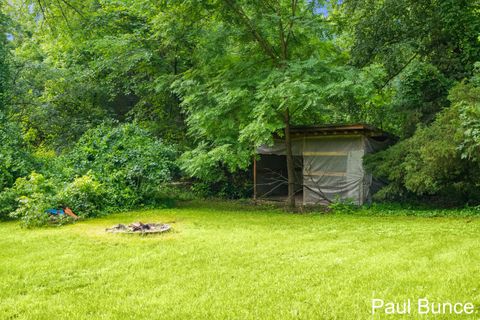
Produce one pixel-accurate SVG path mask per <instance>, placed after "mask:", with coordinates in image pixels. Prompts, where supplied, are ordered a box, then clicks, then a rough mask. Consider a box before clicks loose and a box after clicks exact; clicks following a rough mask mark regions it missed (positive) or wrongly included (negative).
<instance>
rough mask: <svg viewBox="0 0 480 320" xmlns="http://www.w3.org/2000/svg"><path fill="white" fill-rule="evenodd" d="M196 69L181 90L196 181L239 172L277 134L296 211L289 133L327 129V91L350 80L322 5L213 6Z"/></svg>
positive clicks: (235, 3)
mask: <svg viewBox="0 0 480 320" xmlns="http://www.w3.org/2000/svg"><path fill="white" fill-rule="evenodd" d="M213 4H214V5H215V6H214V7H212V10H211V11H210V14H211V15H213V17H212V18H211V19H210V20H209V23H208V24H205V25H204V27H203V28H204V31H203V34H206V36H203V37H202V32H200V38H199V40H197V41H198V43H199V44H200V45H199V46H198V47H197V51H196V53H195V65H194V68H192V69H190V70H189V71H187V72H185V73H184V74H183V77H182V80H181V81H179V82H177V83H176V88H177V91H178V92H179V93H180V94H181V95H182V97H183V99H184V101H183V104H182V105H183V106H184V108H185V111H186V114H187V119H186V121H187V124H188V125H189V129H190V133H191V135H193V136H195V137H196V138H197V139H198V141H199V144H198V146H197V148H196V149H195V150H193V151H192V152H189V153H187V154H186V155H185V156H184V160H185V163H186V165H185V166H184V167H185V168H186V170H187V172H189V173H190V174H192V175H200V174H202V173H201V171H202V169H201V167H202V166H203V167H205V166H206V167H207V168H208V167H210V168H213V167H215V166H216V165H218V161H223V162H224V163H226V164H227V166H229V167H230V169H231V170H234V169H235V168H238V167H243V168H245V167H246V166H247V165H248V161H249V159H251V154H252V152H253V151H254V150H255V148H256V147H257V146H258V145H259V144H262V143H265V142H269V141H271V139H272V134H273V133H278V134H280V135H282V136H283V137H284V140H285V145H286V150H287V169H288V170H287V171H288V200H287V201H288V205H289V207H293V206H294V205H295V197H294V189H295V188H294V187H295V181H294V163H293V155H292V147H291V134H290V128H291V126H292V124H295V123H319V122H320V123H321V122H324V121H325V119H326V118H327V114H328V110H327V109H328V106H327V103H326V97H327V95H328V93H327V90H326V89H327V86H328V85H329V84H330V83H331V82H332V81H335V79H340V78H341V76H342V75H343V73H344V71H345V70H344V69H342V65H343V63H344V62H345V60H346V59H345V58H346V57H345V56H344V55H342V53H341V52H340V50H339V49H338V48H337V47H336V46H335V44H334V42H333V40H332V36H331V32H330V31H331V30H330V27H329V23H328V21H327V19H326V18H325V17H324V16H323V15H320V14H318V13H317V12H318V7H319V3H318V2H316V1H312V2H307V1H297V0H292V1H230V0H224V1H223V0H222V1H216V2H213Z"/></svg>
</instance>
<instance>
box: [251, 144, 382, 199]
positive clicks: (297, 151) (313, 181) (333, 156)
mask: <svg viewBox="0 0 480 320" xmlns="http://www.w3.org/2000/svg"><path fill="white" fill-rule="evenodd" d="M386 144H387V142H386V141H385V142H380V141H376V140H374V139H371V138H368V137H366V136H363V135H354V136H342V135H338V136H333V135H332V136H306V137H301V138H296V139H293V140H292V152H293V155H295V156H301V157H303V169H302V172H303V203H304V204H316V203H322V201H324V199H325V198H326V199H329V200H335V199H336V198H339V199H342V200H347V199H348V200H351V201H353V202H355V203H357V204H362V203H364V202H365V201H366V200H367V199H368V197H369V196H370V187H371V184H372V178H371V176H370V175H369V174H367V173H365V170H364V168H363V156H364V154H365V153H368V152H372V151H374V150H378V149H382V148H384V146H385V145H386ZM285 150H286V148H285V143H284V142H283V141H281V140H276V141H275V143H274V145H273V146H270V147H269V146H262V147H260V148H259V149H258V153H259V154H267V155H285V154H286V152H285Z"/></svg>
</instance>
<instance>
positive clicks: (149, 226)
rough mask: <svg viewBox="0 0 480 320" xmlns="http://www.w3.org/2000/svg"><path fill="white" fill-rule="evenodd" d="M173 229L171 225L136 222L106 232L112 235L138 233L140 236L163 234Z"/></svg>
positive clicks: (116, 226) (118, 225) (120, 225)
mask: <svg viewBox="0 0 480 320" xmlns="http://www.w3.org/2000/svg"><path fill="white" fill-rule="evenodd" d="M170 229H171V227H170V225H168V224H162V223H142V222H134V223H131V224H129V225H128V226H126V225H124V224H121V223H120V224H117V225H114V226H113V227H111V228H107V229H105V231H106V232H111V233H138V234H147V233H163V232H167V231H169V230H170Z"/></svg>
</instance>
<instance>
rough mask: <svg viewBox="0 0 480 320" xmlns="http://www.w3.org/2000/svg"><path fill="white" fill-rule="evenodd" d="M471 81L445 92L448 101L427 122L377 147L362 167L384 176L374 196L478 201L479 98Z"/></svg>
mask: <svg viewBox="0 0 480 320" xmlns="http://www.w3.org/2000/svg"><path fill="white" fill-rule="evenodd" d="M479 89H480V88H479V87H478V85H477V84H476V83H475V82H472V83H461V84H459V85H457V86H456V87H454V88H453V89H452V91H451V94H450V100H451V101H452V106H451V107H449V108H446V109H444V110H443V111H442V112H440V113H439V114H438V115H437V117H436V119H435V121H434V122H433V123H432V124H431V125H430V126H428V127H422V128H418V129H417V131H416V132H415V134H414V135H413V136H412V137H411V138H409V139H406V140H404V141H401V142H400V143H398V144H396V145H394V146H392V147H391V148H389V149H387V150H385V151H382V152H380V153H377V154H374V155H371V156H367V157H366V167H367V169H369V170H371V171H372V172H373V173H374V175H375V176H377V177H379V178H383V179H385V180H387V181H388V185H387V186H386V187H384V188H383V189H382V190H380V192H378V193H377V194H376V198H377V199H383V200H385V199H388V200H396V199H400V198H408V197H410V198H411V197H416V198H419V197H423V198H429V199H434V200H435V201H442V202H447V203H450V204H454V203H457V204H465V203H470V204H476V203H480V183H479V181H480V158H479V157H478V156H477V155H478V154H480V138H479V137H480V134H479V132H480V131H479V130H480V129H479V128H480V99H479V97H480V96H479V93H480V91H479Z"/></svg>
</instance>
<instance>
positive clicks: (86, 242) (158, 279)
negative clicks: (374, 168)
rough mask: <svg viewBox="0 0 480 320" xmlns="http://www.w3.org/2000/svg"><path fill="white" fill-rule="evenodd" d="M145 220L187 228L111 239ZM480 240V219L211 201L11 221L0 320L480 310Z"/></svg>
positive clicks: (0, 263) (5, 235)
mask: <svg viewBox="0 0 480 320" xmlns="http://www.w3.org/2000/svg"><path fill="white" fill-rule="evenodd" d="M138 220H140V221H143V222H168V223H171V224H172V226H173V228H174V229H173V232H170V233H168V234H164V235H156V236H154V235H151V236H138V235H119V234H108V233H105V232H104V230H105V228H106V227H110V226H112V225H114V224H116V223H130V222H134V221H138ZM479 240H480V220H479V219H478V218H419V217H401V216H392V217H388V216H386V217H385V216H383V217H379V216H377V217H372V216H359V215H334V214H327V215H325V214H303V215H300V214H288V213H284V212H281V211H278V210H259V209H255V208H253V207H250V206H241V205H233V204H225V203H208V202H205V203H193V204H190V205H182V206H181V207H179V208H175V209H162V210H151V211H136V212H127V213H122V214H116V215H111V216H109V217H106V218H101V219H96V220H89V221H82V222H79V223H76V224H74V225H69V226H64V227H61V228H44V229H33V230H25V229H21V228H20V227H19V226H18V224H17V223H16V222H6V223H5V222H4V223H0V319H297V318H298V319H372V318H375V319H383V318H389V319H398V318H402V316H393V317H392V316H387V317H386V316H384V315H380V316H378V317H377V316H374V317H372V315H371V299H372V298H382V299H385V300H393V301H398V302H401V301H403V300H404V299H412V300H416V299H417V298H423V297H427V298H429V299H431V300H432V301H441V302H444V301H452V302H455V301H464V302H466V301H471V302H473V303H474V304H475V305H476V308H477V311H478V308H479V306H480V272H479V271H480V241H479ZM478 315H479V314H475V315H471V316H466V315H463V316H457V318H459V319H473V318H478ZM405 318H410V319H415V318H420V317H419V316H418V315H415V314H413V315H410V316H405ZM430 318H432V316H431V317H430ZM442 318H445V319H452V318H455V315H445V316H443V317H442V316H440V317H437V318H436V319H442Z"/></svg>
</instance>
